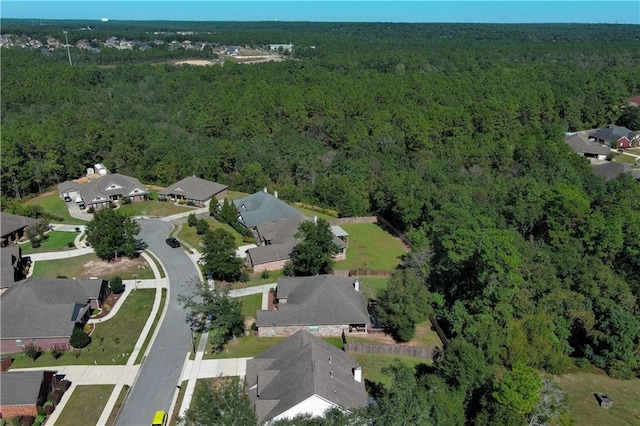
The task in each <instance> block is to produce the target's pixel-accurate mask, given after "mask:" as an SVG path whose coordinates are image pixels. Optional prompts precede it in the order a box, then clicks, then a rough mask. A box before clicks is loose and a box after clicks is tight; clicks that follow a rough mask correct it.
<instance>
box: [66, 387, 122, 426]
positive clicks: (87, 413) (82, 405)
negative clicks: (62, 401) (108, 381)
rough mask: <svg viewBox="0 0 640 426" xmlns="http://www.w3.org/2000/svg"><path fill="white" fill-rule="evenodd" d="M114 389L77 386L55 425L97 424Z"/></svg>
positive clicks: (82, 425)
mask: <svg viewBox="0 0 640 426" xmlns="http://www.w3.org/2000/svg"><path fill="white" fill-rule="evenodd" d="M114 387H115V386H114V385H81V386H77V387H76V388H75V390H74V391H73V394H72V395H71V398H69V401H68V402H67V404H66V405H65V406H64V410H63V411H62V413H60V417H58V420H57V421H56V423H57V424H59V425H65V426H76V425H77V426H85V425H95V424H98V419H100V415H101V414H102V410H104V407H105V406H106V405H107V400H108V399H109V397H110V396H111V392H113V388H114Z"/></svg>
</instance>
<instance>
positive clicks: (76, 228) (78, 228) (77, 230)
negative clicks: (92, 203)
mask: <svg viewBox="0 0 640 426" xmlns="http://www.w3.org/2000/svg"><path fill="white" fill-rule="evenodd" d="M89 208H92V207H89ZM75 230H76V232H80V227H79V226H76V227H75Z"/></svg>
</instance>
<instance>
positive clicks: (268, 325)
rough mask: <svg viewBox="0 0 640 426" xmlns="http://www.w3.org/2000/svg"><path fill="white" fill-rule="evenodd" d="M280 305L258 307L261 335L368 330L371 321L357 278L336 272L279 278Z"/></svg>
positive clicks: (338, 332)
mask: <svg viewBox="0 0 640 426" xmlns="http://www.w3.org/2000/svg"><path fill="white" fill-rule="evenodd" d="M276 294H277V299H278V305H277V309H275V310H271V311H262V310H261V311H258V312H257V315H256V316H257V320H256V325H257V327H258V336H260V337H271V336H290V335H292V334H293V333H295V332H297V331H299V330H305V331H308V332H310V333H313V334H315V335H318V336H341V335H342V333H367V330H368V329H369V328H370V325H371V322H370V320H369V313H368V312H367V306H366V304H365V300H364V297H363V296H362V293H361V292H360V282H359V280H358V279H357V278H355V279H354V278H351V277H338V276H335V275H316V276H311V277H291V278H290V277H282V278H278V284H277V287H276Z"/></svg>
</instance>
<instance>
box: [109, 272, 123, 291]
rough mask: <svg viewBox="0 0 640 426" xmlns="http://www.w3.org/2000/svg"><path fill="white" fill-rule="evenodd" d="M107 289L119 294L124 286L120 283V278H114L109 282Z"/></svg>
mask: <svg viewBox="0 0 640 426" xmlns="http://www.w3.org/2000/svg"><path fill="white" fill-rule="evenodd" d="M109 288H110V289H111V291H112V292H114V293H115V294H120V293H122V292H123V291H124V284H123V283H122V278H120V277H119V276H117V275H116V276H115V277H113V278H111V280H109Z"/></svg>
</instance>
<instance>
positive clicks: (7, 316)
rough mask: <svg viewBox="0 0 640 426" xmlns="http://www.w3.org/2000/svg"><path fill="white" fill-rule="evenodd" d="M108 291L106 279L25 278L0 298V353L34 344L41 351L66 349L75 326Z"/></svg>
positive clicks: (95, 307) (99, 303)
mask: <svg viewBox="0 0 640 426" xmlns="http://www.w3.org/2000/svg"><path fill="white" fill-rule="evenodd" d="M108 294H109V287H108V285H107V281H105V280H101V279H89V280H74V279H57V278H28V279H26V280H23V281H20V282H17V283H15V284H14V285H12V286H11V287H9V288H8V289H7V290H6V291H5V292H4V293H3V294H2V296H1V297H0V321H1V322H0V353H3V354H4V353H13V352H19V351H21V350H22V349H23V347H24V346H25V345H28V344H30V343H34V344H36V345H38V346H39V347H41V348H42V349H43V350H48V349H51V347H53V346H54V345H56V346H59V347H63V348H66V349H68V348H69V347H70V346H69V338H70V337H71V334H72V333H73V329H74V327H82V326H84V325H85V324H86V322H87V320H88V319H89V317H90V316H91V312H92V310H93V309H97V308H99V307H100V306H101V304H102V302H103V301H104V299H105V298H106V297H107V295H108Z"/></svg>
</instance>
